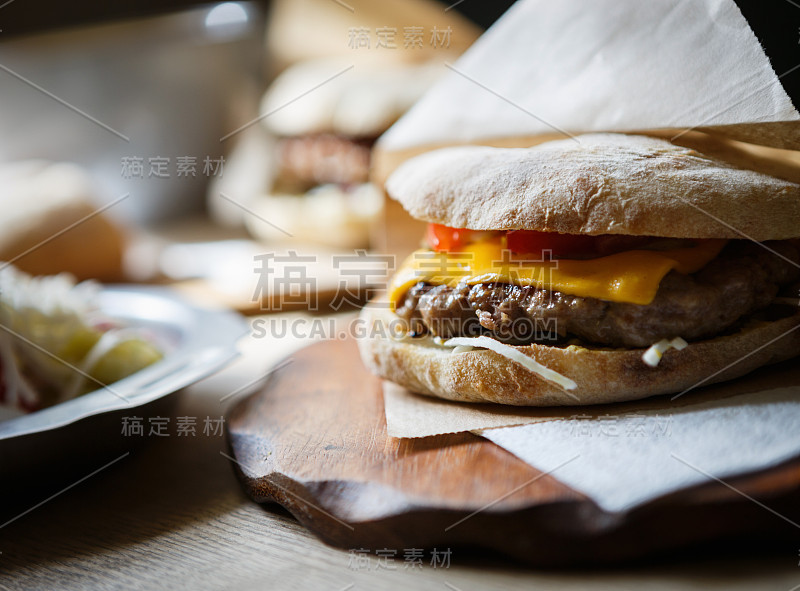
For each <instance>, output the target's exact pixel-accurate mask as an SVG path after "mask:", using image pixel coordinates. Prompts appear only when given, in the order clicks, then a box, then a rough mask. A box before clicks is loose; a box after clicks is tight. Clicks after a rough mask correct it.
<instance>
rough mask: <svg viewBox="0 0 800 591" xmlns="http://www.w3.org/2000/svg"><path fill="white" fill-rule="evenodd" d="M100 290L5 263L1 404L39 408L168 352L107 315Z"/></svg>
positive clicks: (0, 287)
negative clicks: (100, 302) (101, 307)
mask: <svg viewBox="0 0 800 591" xmlns="http://www.w3.org/2000/svg"><path fill="white" fill-rule="evenodd" d="M100 289H101V288H100V285H99V284H97V283H95V282H92V281H85V282H82V283H76V282H75V280H74V279H73V278H72V277H71V276H70V275H67V274H61V275H53V276H45V277H32V276H30V275H28V274H27V273H24V272H22V271H19V270H18V269H16V268H15V267H13V266H11V265H8V264H5V263H0V329H1V330H0V403H2V404H6V405H11V406H16V407H18V408H20V409H22V410H26V411H33V410H38V409H40V408H42V407H45V406H49V405H52V404H57V403H59V402H63V401H64V400H68V399H70V398H74V397H75V396H79V395H81V394H84V393H86V392H89V391H92V390H96V389H99V388H101V387H103V386H104V385H109V384H111V383H113V382H115V381H117V380H120V379H122V378H124V377H127V376H128V375H131V374H132V373H134V372H136V371H138V370H140V369H142V368H144V367H146V366H148V365H150V364H152V363H154V362H156V361H158V360H159V359H161V358H162V353H161V352H160V350H159V349H158V348H157V347H156V346H155V345H154V344H153V343H152V342H150V340H148V338H147V335H145V334H143V333H142V332H141V331H136V330H133V329H130V328H125V327H121V326H119V325H118V323H116V322H114V321H113V320H111V319H108V318H106V317H104V316H103V315H102V314H101V312H100V310H99V308H98V305H97V296H98V294H99V292H100Z"/></svg>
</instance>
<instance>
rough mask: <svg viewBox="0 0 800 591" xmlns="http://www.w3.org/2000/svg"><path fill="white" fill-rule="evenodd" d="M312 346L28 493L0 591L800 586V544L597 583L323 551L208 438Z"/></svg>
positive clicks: (244, 375)
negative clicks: (124, 451) (271, 375)
mask: <svg viewBox="0 0 800 591" xmlns="http://www.w3.org/2000/svg"><path fill="white" fill-rule="evenodd" d="M272 318H286V319H287V320H297V319H300V321H301V322H307V321H308V320H309V318H308V317H305V316H302V315H298V314H293V315H281V316H273V317H272ZM340 320H347V318H340ZM252 321H258V319H257V318H256V319H252ZM306 326H309V325H306ZM310 340H311V339H305V338H300V337H289V338H284V339H281V340H280V341H276V340H270V339H266V338H255V337H253V336H251V337H248V338H246V339H245V340H244V341H243V343H242V351H243V356H242V358H240V359H239V360H238V361H236V362H235V363H234V364H232V365H231V366H230V367H228V368H227V369H226V370H224V371H223V372H221V373H219V374H217V375H216V376H213V377H211V378H209V379H206V380H205V381H203V382H202V383H199V384H197V385H195V386H193V387H192V388H189V389H188V390H186V391H184V392H181V393H180V394H178V395H177V398H176V406H175V408H173V409H172V410H171V411H170V412H171V415H170V419H171V421H170V426H169V429H168V434H167V436H165V437H157V436H155V435H153V436H145V437H144V438H143V439H145V440H147V441H146V442H144V445H141V444H140V445H136V441H134V440H133V439H132V440H131V446H130V449H129V450H128V451H129V454H128V455H126V456H124V457H122V456H120V454H119V453H116V452H114V453H115V454H116V455H113V456H111V458H110V459H109V458H108V457H107V456H108V454H105V456H104V454H103V453H102V452H103V450H98V459H97V461H96V465H97V468H101V467H103V466H104V465H105V464H107V463H108V462H109V461H111V460H114V459H115V458H120V459H119V460H118V461H116V462H115V463H114V464H113V465H110V466H107V467H106V468H103V469H102V470H99V471H98V472H97V473H96V474H94V475H92V476H90V477H88V478H86V479H85V480H83V481H80V482H78V481H79V480H80V479H81V478H84V477H85V476H87V475H88V474H89V473H91V472H92V470H91V469H89V470H85V469H84V471H83V472H80V473H76V474H75V478H74V481H75V482H77V484H74V486H72V488H70V489H69V490H66V491H65V492H63V493H61V494H59V495H58V496H56V497H55V498H52V499H51V500H47V501H46V502H44V503H42V501H45V499H46V498H47V496H49V494H44V495H43V494H42V493H40V492H39V491H36V492H31V494H30V496H29V497H26V498H24V499H23V501H22V502H23V504H22V505H21V507H20V509H21V510H20V511H19V512H18V513H21V512H22V511H25V510H27V509H31V508H32V510H30V511H29V512H28V513H26V514H24V515H22V516H20V517H19V518H17V519H15V520H14V521H13V522H11V523H8V524H7V525H0V589H36V588H60V589H113V588H128V589H184V588H186V589H197V590H202V589H237V590H238V589H242V590H245V589H331V590H345V589H378V590H380V589H403V588H408V589H437V590H442V591H446V590H447V589H450V590H453V589H455V590H463V591H467V590H471V589H554V590H573V589H574V590H578V589H580V590H594V589H598V590H600V589H603V590H612V589H613V590H636V591H641V590H645V589H654V590H661V589H664V590H666V589H670V590H672V589H679V590H684V589H720V590H722V589H725V590H726V591H728V590H734V589H742V590H745V589H746V590H762V589H775V590H779V591H790V590H792V589H798V588H800V566H799V565H798V550H800V543H799V544H798V547H796V548H785V549H778V551H776V552H772V553H770V554H765V555H761V556H747V555H741V554H740V555H738V556H736V557H733V558H725V556H724V555H722V556H721V555H717V556H716V557H714V558H704V559H702V560H688V559H686V558H682V559H680V560H675V559H674V558H670V557H664V558H663V559H661V560H659V561H658V562H656V563H650V564H640V565H636V566H631V567H615V568H613V569H607V570H591V571H536V570H531V569H525V568H520V567H518V566H515V565H513V564H510V563H508V562H503V561H501V560H497V559H492V558H491V557H485V556H481V555H476V554H461V555H459V553H458V552H455V551H454V552H453V553H452V554H451V556H450V564H449V565H443V564H440V565H439V567H438V568H433V567H432V566H430V564H429V563H428V561H427V560H426V563H425V564H424V566H423V567H422V568H421V569H419V568H408V567H407V566H406V563H405V562H404V561H403V559H402V554H403V550H402V549H400V550H399V551H398V555H399V556H400V559H398V560H395V561H384V560H379V559H376V558H371V559H368V560H363V559H360V558H359V557H357V556H355V554H354V553H350V552H347V551H342V550H336V549H333V548H330V547H327V546H325V545H324V544H323V543H321V542H320V541H318V540H317V539H316V538H314V537H313V536H311V535H310V534H309V533H308V532H306V531H305V530H304V529H303V528H302V527H301V526H300V525H298V524H297V522H295V521H294V519H293V518H291V517H290V516H289V515H288V514H287V513H285V512H284V511H282V510H281V509H280V508H275V507H273V508H265V507H261V506H258V505H256V504H254V503H252V502H251V501H249V500H248V499H247V498H246V497H245V495H244V494H243V492H242V491H241V489H240V487H239V483H238V482H237V480H236V478H235V477H234V475H233V472H232V470H231V466H230V463H229V460H227V459H226V458H225V457H223V455H222V454H223V453H227V449H226V442H225V439H224V437H221V436H219V435H215V434H213V433H208V434H205V435H204V434H203V432H202V431H203V424H204V419H205V418H206V417H211V418H215V417H216V418H218V417H219V416H220V415H221V414H224V412H225V411H226V409H227V408H228V406H229V405H230V404H231V403H232V402H234V401H235V400H236V399H238V398H239V396H241V395H244V394H245V393H246V392H243V393H241V394H238V395H236V396H232V397H229V398H227V399H226V400H225V401H224V402H223V403H221V402H220V399H221V398H223V397H225V396H226V395H227V394H229V393H231V392H234V391H236V390H237V389H239V388H241V387H242V386H244V385H246V384H248V383H251V382H253V380H255V379H257V378H258V377H259V376H261V375H263V374H264V373H265V372H266V371H267V370H268V369H269V368H270V367H271V366H272V365H273V364H275V363H276V362H278V361H280V360H281V358H283V357H284V356H286V355H289V354H290V353H291V352H292V351H293V350H296V349H297V348H299V347H301V346H303V345H305V344H308V343H309V342H310ZM251 390H252V388H251ZM183 416H190V417H196V418H197V424H196V434H195V435H194V436H190V435H186V436H178V435H177V433H176V431H177V418H178V417H183ZM140 439H142V438H140ZM50 494H52V493H50ZM39 503H42V504H41V505H39V506H37V504H39Z"/></svg>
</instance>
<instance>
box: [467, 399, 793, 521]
mask: <svg viewBox="0 0 800 591" xmlns="http://www.w3.org/2000/svg"><path fill="white" fill-rule="evenodd" d="M477 433H478V434H480V435H482V436H483V437H486V438H487V439H489V440H490V441H493V442H494V443H496V444H497V445H499V446H501V447H503V448H505V449H506V450H508V451H509V452H511V453H513V454H514V455H516V456H517V457H519V458H520V459H522V460H524V461H525V462H527V463H528V464H530V465H531V466H533V467H535V468H537V469H539V470H542V471H544V472H549V471H551V470H552V471H553V472H552V475H553V477H554V478H556V479H557V480H559V481H561V482H563V483H564V484H566V485H568V486H570V487H572V488H574V489H575V490H578V491H580V492H582V493H584V494H586V495H587V496H588V497H590V498H591V499H592V500H594V501H595V502H596V503H597V504H598V505H599V506H600V507H601V508H603V509H604V510H606V511H612V512H616V511H627V510H629V509H632V508H634V507H636V506H638V505H641V504H643V503H646V502H648V501H650V500H653V499H655V498H657V497H660V496H662V495H665V494H667V493H670V492H674V491H677V490H680V489H682V488H685V487H689V486H693V485H697V484H701V483H703V482H708V481H713V480H715V479H721V480H726V479H728V478H730V477H732V476H735V475H737V474H744V473H747V472H751V471H755V470H761V469H766V468H769V467H772V466H776V465H778V464H780V463H781V462H784V461H786V460H788V459H790V458H792V457H795V456H797V455H800V386H797V387H789V388H779V389H774V390H769V391H766V392H758V393H755V394H745V395H741V396H734V397H732V398H726V399H723V400H717V401H711V402H704V403H699V404H696V405H691V406H686V407H682V408H677V409H675V410H673V411H670V412H665V411H664V410H663V409H659V410H646V411H640V412H631V413H628V414H621V415H616V416H615V415H607V416H602V415H601V416H591V417H590V416H589V415H583V416H582V415H581V413H580V410H579V409H577V411H576V412H575V413H574V415H573V417H571V418H567V419H561V420H552V421H547V422H538V423H532V424H528V425H522V426H516V427H505V428H500V429H486V430H481V431H477ZM719 486H723V485H722V484H719Z"/></svg>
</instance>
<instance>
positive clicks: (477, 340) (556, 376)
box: [444, 336, 578, 400]
mask: <svg viewBox="0 0 800 591" xmlns="http://www.w3.org/2000/svg"><path fill="white" fill-rule="evenodd" d="M444 344H445V346H446V347H470V348H471V347H482V348H484V349H489V350H491V351H494V352H495V353H497V354H498V355H502V356H503V357H507V358H508V359H510V360H511V361H514V362H516V363H519V364H520V365H521V366H522V367H524V368H525V369H527V370H529V371H532V372H533V373H535V374H537V375H539V376H541V377H542V378H544V379H545V380H547V381H548V382H552V383H553V384H555V385H556V386H558V387H560V388H562V389H564V390H574V389H575V388H577V387H578V384H576V383H575V382H573V381H572V380H571V379H569V378H568V377H566V376H562V375H561V374H560V373H558V372H557V371H553V370H552V369H550V368H548V367H545V366H544V365H542V364H541V363H539V362H537V361H536V360H534V359H531V358H530V357H528V356H527V355H525V354H523V353H521V352H520V351H518V350H517V349H515V348H514V347H512V346H511V345H506V344H503V343H501V342H500V341H497V340H495V339H493V338H491V337H487V336H480V337H456V338H452V339H449V340H448V341H446V342H445V343H444ZM453 352H454V353H455V350H454V351H453ZM570 396H572V397H574V398H575V399H576V400H577V399H578V397H577V396H575V395H574V394H570Z"/></svg>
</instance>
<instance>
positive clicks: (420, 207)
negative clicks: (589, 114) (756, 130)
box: [386, 134, 800, 240]
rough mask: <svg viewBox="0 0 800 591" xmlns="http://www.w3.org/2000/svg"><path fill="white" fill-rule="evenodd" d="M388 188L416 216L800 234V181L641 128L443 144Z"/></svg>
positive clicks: (761, 235)
mask: <svg viewBox="0 0 800 591" xmlns="http://www.w3.org/2000/svg"><path fill="white" fill-rule="evenodd" d="M386 189H387V191H388V193H389V195H390V196H391V197H393V198H394V199H397V200H398V201H399V202H400V203H402V204H403V206H404V207H405V208H406V209H407V210H408V211H409V213H410V214H411V215H412V216H414V217H415V218H418V219H421V220H424V221H428V222H436V223H441V224H445V225H448V226H452V227H457V228H470V229H474V230H509V229H527V230H539V231H543V232H564V233H571V234H628V235H644V236H667V237H676V238H743V237H745V236H747V237H750V238H752V239H755V240H782V239H786V238H795V237H798V236H800V184H796V183H792V182H789V181H786V180H782V179H778V178H775V177H772V176H769V175H765V174H762V173H758V172H754V171H751V170H744V169H740V168H735V167H733V166H731V165H729V164H726V163H724V162H722V161H719V160H715V159H713V158H710V157H708V156H705V155H703V154H701V153H699V152H697V151H695V150H692V149H689V148H684V147H680V146H675V145H673V144H671V143H669V142H668V141H665V140H661V139H656V138H651V137H645V136H638V135H625V134H587V135H581V136H577V137H576V138H575V139H565V140H557V141H551V142H546V143H543V144H539V145H537V146H534V147H532V148H491V147H479V146H464V147H454V148H443V149H440V150H435V151H432V152H428V153H426V154H423V155H421V156H417V157H415V158H412V159H411V160H409V161H407V162H405V163H404V164H402V165H401V166H400V167H399V168H398V169H397V170H396V171H395V172H394V173H393V174H392V175H391V176H390V177H389V179H388V180H387V182H386Z"/></svg>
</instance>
